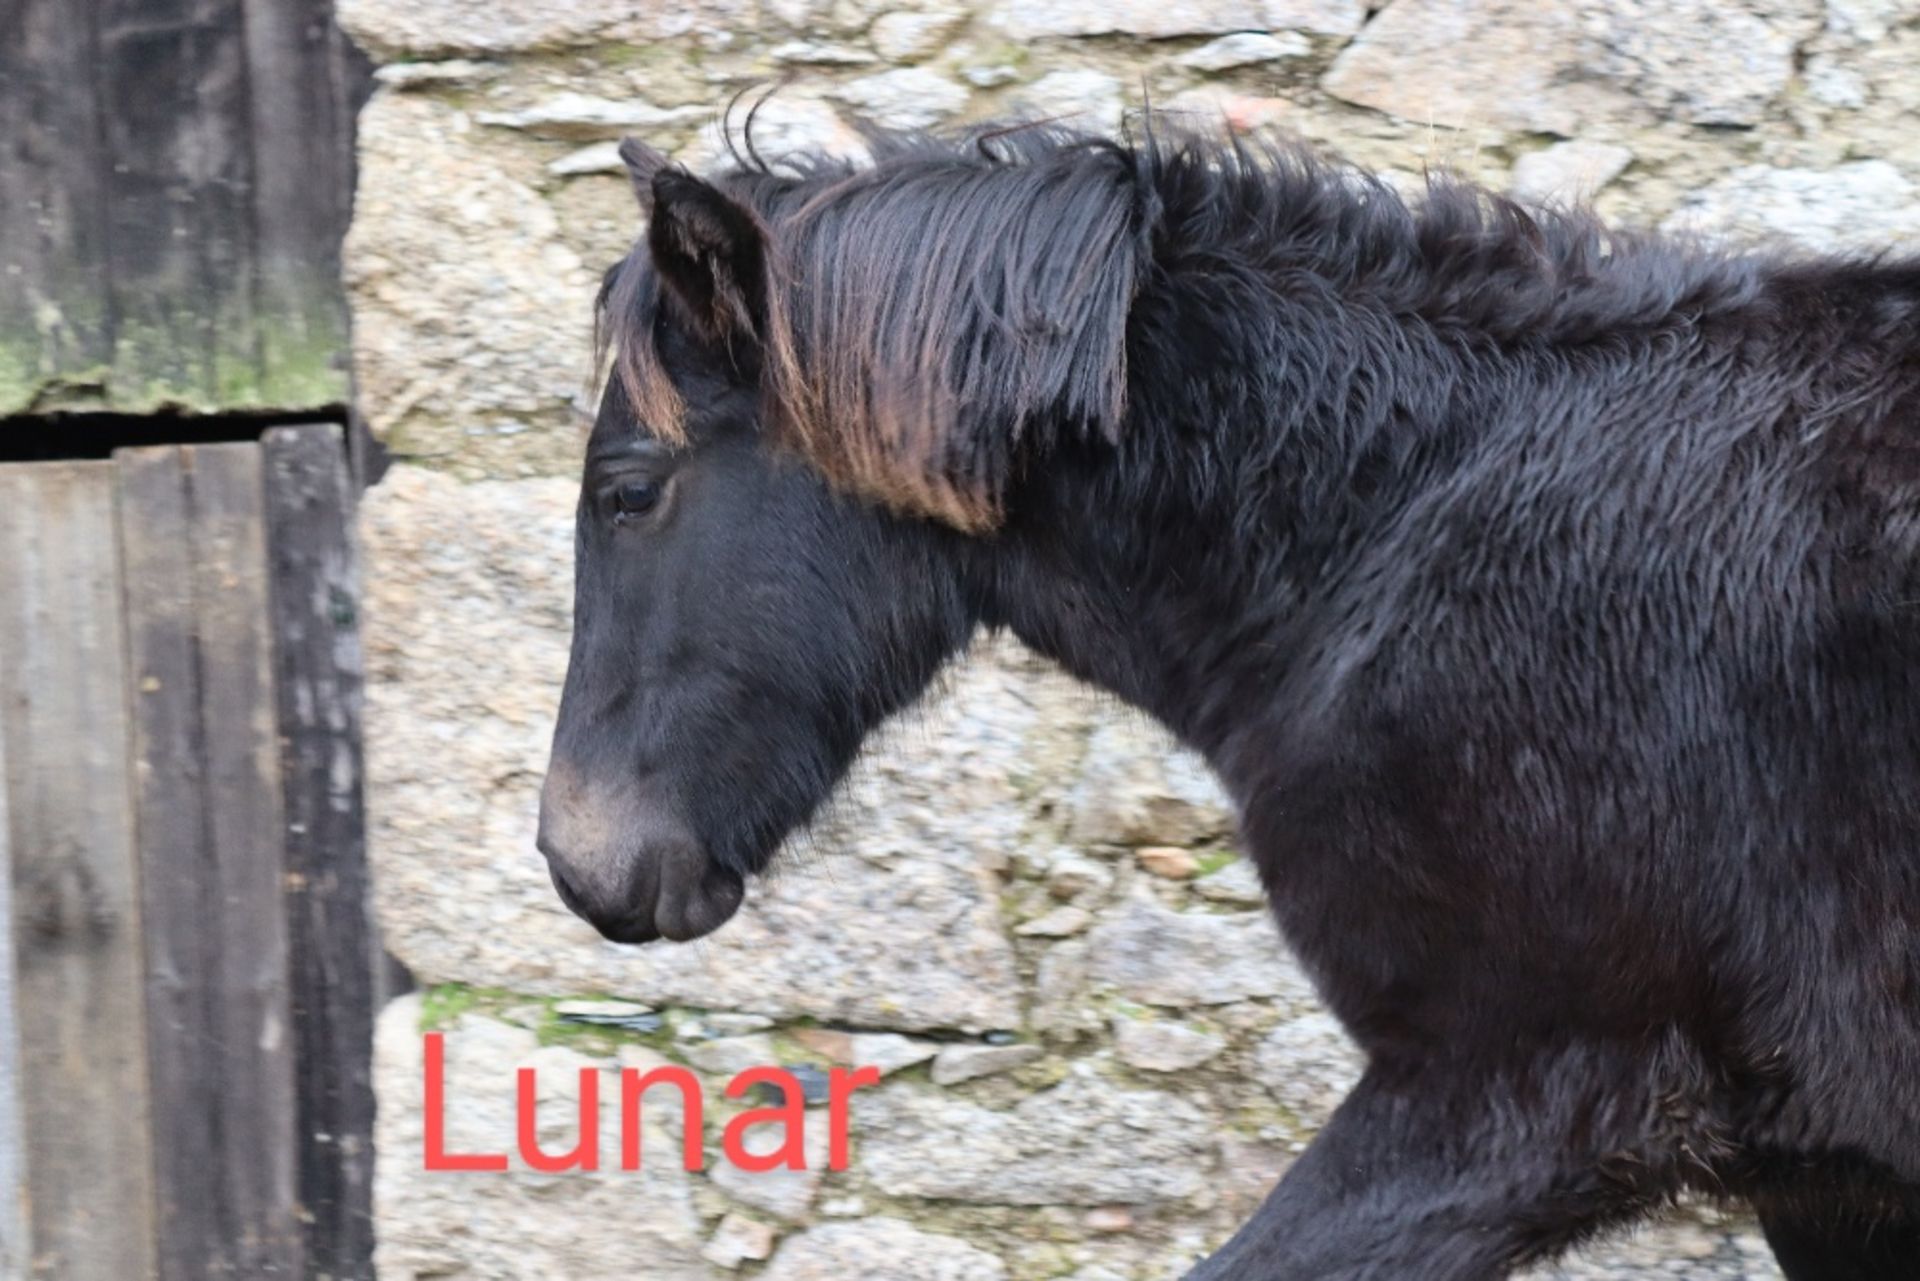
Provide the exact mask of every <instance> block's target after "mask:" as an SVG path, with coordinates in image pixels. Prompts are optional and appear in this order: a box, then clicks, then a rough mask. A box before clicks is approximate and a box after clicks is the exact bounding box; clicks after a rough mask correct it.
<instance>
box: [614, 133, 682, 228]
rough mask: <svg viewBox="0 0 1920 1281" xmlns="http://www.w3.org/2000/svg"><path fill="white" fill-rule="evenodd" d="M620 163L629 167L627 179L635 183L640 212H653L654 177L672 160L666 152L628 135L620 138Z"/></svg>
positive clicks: (635, 196) (634, 191) (635, 194)
mask: <svg viewBox="0 0 1920 1281" xmlns="http://www.w3.org/2000/svg"><path fill="white" fill-rule="evenodd" d="M620 163H621V164H623V165H625V166H626V167H627V181H628V182H630V183H632V184H633V194H634V198H635V199H637V200H638V201H639V202H640V212H641V213H643V214H650V213H652V212H653V177H654V175H655V174H657V173H659V172H660V171H661V170H662V169H665V168H666V167H667V166H668V165H669V164H671V163H672V162H671V161H669V160H668V159H667V156H666V153H665V152H663V151H656V150H655V149H654V148H652V147H649V146H648V145H647V144H646V143H644V142H642V141H640V140H639V139H638V138H635V137H632V136H631V135H629V136H628V137H625V138H622V139H621V140H620Z"/></svg>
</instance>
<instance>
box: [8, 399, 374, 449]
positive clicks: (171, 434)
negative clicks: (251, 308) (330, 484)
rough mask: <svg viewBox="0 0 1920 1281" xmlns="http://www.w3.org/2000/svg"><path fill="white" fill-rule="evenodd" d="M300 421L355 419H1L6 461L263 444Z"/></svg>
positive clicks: (330, 410)
mask: <svg viewBox="0 0 1920 1281" xmlns="http://www.w3.org/2000/svg"><path fill="white" fill-rule="evenodd" d="M296 423H337V424H339V425H341V426H342V427H347V426H349V415H348V412H347V409H346V407H345V406H344V405H336V406H329V407H327V408H325V409H318V410H308V411H306V412H304V413H298V414H285V413H258V414H167V413H162V414H141V415H133V414H22V415H15V416H13V417H7V418H0V463H37V462H49V461H53V460H56V459H69V458H110V457H112V455H113V451H114V450H116V449H125V448H128V447H131V446H140V445H210V444H219V443H221V442H225V441H250V440H259V439H260V437H261V435H262V434H263V433H265V432H266V430H267V429H268V428H269V427H285V426H291V425H293V424H296ZM351 435H352V433H351V431H349V438H351Z"/></svg>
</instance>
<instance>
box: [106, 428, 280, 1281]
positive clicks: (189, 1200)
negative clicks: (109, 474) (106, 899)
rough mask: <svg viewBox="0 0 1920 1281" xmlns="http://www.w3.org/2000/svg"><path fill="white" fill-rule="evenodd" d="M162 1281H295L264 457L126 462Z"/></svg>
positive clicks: (149, 452) (210, 454)
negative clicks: (226, 1280) (289, 1280)
mask: <svg viewBox="0 0 1920 1281" xmlns="http://www.w3.org/2000/svg"><path fill="white" fill-rule="evenodd" d="M115 460H116V462H117V464H118V466H119V468H120V477H121V518H122V520H121V538H122V547H123V554H124V556H125V559H126V596H127V616H128V650H129V653H130V654H131V656H132V666H133V673H132V675H133V679H134V691H135V693H134V696H133V705H134V714H133V725H134V737H133V744H134V757H135V760H136V762H137V773H138V780H139V783H138V788H137V793H136V813H137V816H138V834H139V837H138V839H139V850H140V859H141V867H142V873H143V875H142V887H143V898H142V903H143V909H144V913H145V919H146V924H147V932H146V937H147V986H146V991H147V1001H148V1012H149V1019H150V1034H149V1041H150V1074H151V1079H152V1083H153V1094H154V1120H153V1126H154V1147H155V1151H156V1154H157V1165H156V1179H157V1196H158V1201H159V1206H160V1222H159V1274H160V1277H161V1278H162V1281H201V1279H204V1278H218V1277H236V1278H239V1277H244V1278H249V1279H253V1278H262V1279H264V1278H275V1277H283V1278H285V1277H297V1276H300V1275H301V1261H300V1260H301V1240H300V1228H299V1222H298V1209H297V1203H296V1200H295V1159H294V1143H293V1136H294V1133H295V1106H294V1071H293V1045H294V1039H293V1029H292V1026H291V1019H292V1014H291V1009H290V1006H289V994H288V984H287V974H288V969H287V966H288V959H287V937H286V922H285V916H284V913H283V912H282V911H281V910H280V895H281V891H282V888H283V885H284V880H285V864H284V858H283V854H282V848H283V844H282V842H283V833H284V824H283V820H282V812H281V794H280V753H279V743H278V728H277V704H276V699H275V695H274V683H273V666H272V648H271V641H270V636H269V632H268V629H267V627H266V625H265V620H266V619H267V618H268V615H269V599H270V592H269V588H268V582H267V553H266V541H265V523H266V522H265V498H264V492H263V487H262V481H261V473H260V460H261V453H260V449H259V447H258V446H256V445H253V444H222V445H201V446H187V447H161V448H154V449H133V450H121V451H119V452H118V453H117V454H116V455H115Z"/></svg>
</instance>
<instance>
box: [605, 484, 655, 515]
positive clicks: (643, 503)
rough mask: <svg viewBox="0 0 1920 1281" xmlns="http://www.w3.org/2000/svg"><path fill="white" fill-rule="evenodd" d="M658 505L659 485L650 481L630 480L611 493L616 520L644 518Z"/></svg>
mask: <svg viewBox="0 0 1920 1281" xmlns="http://www.w3.org/2000/svg"><path fill="white" fill-rule="evenodd" d="M659 505H660V485H659V482H657V481H651V480H630V481H627V482H626V483H625V484H623V485H621V486H620V488H618V489H616V490H614V491H613V511H614V516H615V518H616V519H621V518H631V517H634V516H644V515H646V514H647V513H648V512H650V511H652V510H653V509H654V508H656V507H658V506H659Z"/></svg>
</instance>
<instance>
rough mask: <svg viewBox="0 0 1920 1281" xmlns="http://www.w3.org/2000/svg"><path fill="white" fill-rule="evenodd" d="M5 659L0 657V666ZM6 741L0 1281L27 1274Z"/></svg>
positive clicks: (1, 789) (0, 945) (0, 849)
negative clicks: (8, 833) (8, 831)
mask: <svg viewBox="0 0 1920 1281" xmlns="http://www.w3.org/2000/svg"><path fill="white" fill-rule="evenodd" d="M4 661H5V656H4V655H0V662H4ZM6 780H7V742H6V735H5V733H0V1281H15V1279H16V1278H19V1277H23V1276H25V1275H26V1272H27V1259H28V1257H29V1256H30V1255H31V1254H32V1251H33V1247H32V1243H31V1240H30V1238H29V1237H28V1236H27V1153H26V1148H25V1142H26V1130H25V1125H26V1116H25V1113H23V1112H22V1111H21V1109H20V1015H19V1008H20V1007H19V1003H18V998H17V996H16V995H15V993H14V980H13V969H14V962H13V928H12V925H13V855H12V853H11V848H10V844H9V841H8V835H7V786H6Z"/></svg>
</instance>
